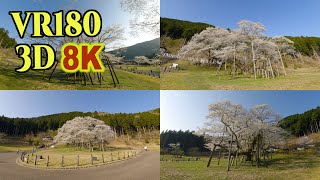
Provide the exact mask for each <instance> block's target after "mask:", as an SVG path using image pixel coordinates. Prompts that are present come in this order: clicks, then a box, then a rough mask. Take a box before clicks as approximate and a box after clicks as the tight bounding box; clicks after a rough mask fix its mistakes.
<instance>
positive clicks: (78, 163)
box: [77, 155, 80, 166]
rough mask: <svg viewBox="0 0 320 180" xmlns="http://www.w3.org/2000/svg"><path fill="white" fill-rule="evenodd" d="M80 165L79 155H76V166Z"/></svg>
mask: <svg viewBox="0 0 320 180" xmlns="http://www.w3.org/2000/svg"><path fill="white" fill-rule="evenodd" d="M79 165H80V157H79V155H78V156H77V166H79Z"/></svg>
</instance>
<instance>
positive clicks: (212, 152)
mask: <svg viewBox="0 0 320 180" xmlns="http://www.w3.org/2000/svg"><path fill="white" fill-rule="evenodd" d="M215 149H216V146H214V147H213V149H212V151H211V154H210V158H209V161H208V164H207V167H209V166H210V164H211V160H212V157H213V154H214V150H215Z"/></svg>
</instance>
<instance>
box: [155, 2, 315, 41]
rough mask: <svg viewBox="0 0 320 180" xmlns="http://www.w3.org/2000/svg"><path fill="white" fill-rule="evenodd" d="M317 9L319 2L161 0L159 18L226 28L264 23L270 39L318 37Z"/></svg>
mask: <svg viewBox="0 0 320 180" xmlns="http://www.w3.org/2000/svg"><path fill="white" fill-rule="evenodd" d="M319 9H320V1H319V0H304V1H302V0H263V1H261V0H161V17H168V18H175V19H182V20H189V21H195V22H205V23H209V24H212V25H216V26H219V27H224V28H230V29H235V28H237V22H239V21H240V20H242V19H247V20H251V21H257V22H261V23H262V24H264V25H265V26H266V28H267V30H268V31H267V34H268V35H271V36H275V35H292V36H320V23H319V22H320V21H319V18H320V10H319Z"/></svg>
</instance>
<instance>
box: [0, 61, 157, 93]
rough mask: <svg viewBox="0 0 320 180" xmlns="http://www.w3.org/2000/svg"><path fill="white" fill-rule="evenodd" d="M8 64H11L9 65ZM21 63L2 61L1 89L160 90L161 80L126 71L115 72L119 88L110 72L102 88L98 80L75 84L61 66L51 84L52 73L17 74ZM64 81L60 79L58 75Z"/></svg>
mask: <svg viewBox="0 0 320 180" xmlns="http://www.w3.org/2000/svg"><path fill="white" fill-rule="evenodd" d="M8 62H10V63H9V64H8ZM20 62H21V61H20V60H17V59H9V60H8V59H7V60H6V61H0V82H1V83H0V89H5V90H49V89H50V90H51V89H52V90H99V89H100V90H103V89H128V90H145V89H148V90H157V89H159V88H160V79H159V78H154V77H149V76H145V75H140V74H134V73H130V72H126V71H121V70H115V71H116V74H117V76H118V79H119V81H120V84H119V85H117V87H116V88H115V87H114V84H113V81H112V78H111V75H110V73H109V71H106V72H105V73H104V81H103V82H102V85H101V86H100V84H99V82H98V80H97V79H96V80H94V85H91V82H90V81H87V85H86V86H84V83H77V84H73V80H72V79H70V80H67V78H66V76H65V75H64V73H63V72H62V71H61V70H60V68H59V66H58V68H57V70H56V72H55V73H54V75H53V76H54V77H53V79H52V80H51V82H49V81H48V78H49V75H50V73H51V70H50V71H47V72H46V73H45V79H43V75H42V74H43V71H39V72H35V71H29V72H27V73H16V72H15V71H14V69H15V68H17V67H19V66H21V63H20ZM59 74H60V77H61V79H62V80H59V79H58V75H59Z"/></svg>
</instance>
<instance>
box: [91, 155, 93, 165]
mask: <svg viewBox="0 0 320 180" xmlns="http://www.w3.org/2000/svg"><path fill="white" fill-rule="evenodd" d="M91 165H93V156H92V154H91Z"/></svg>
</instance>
